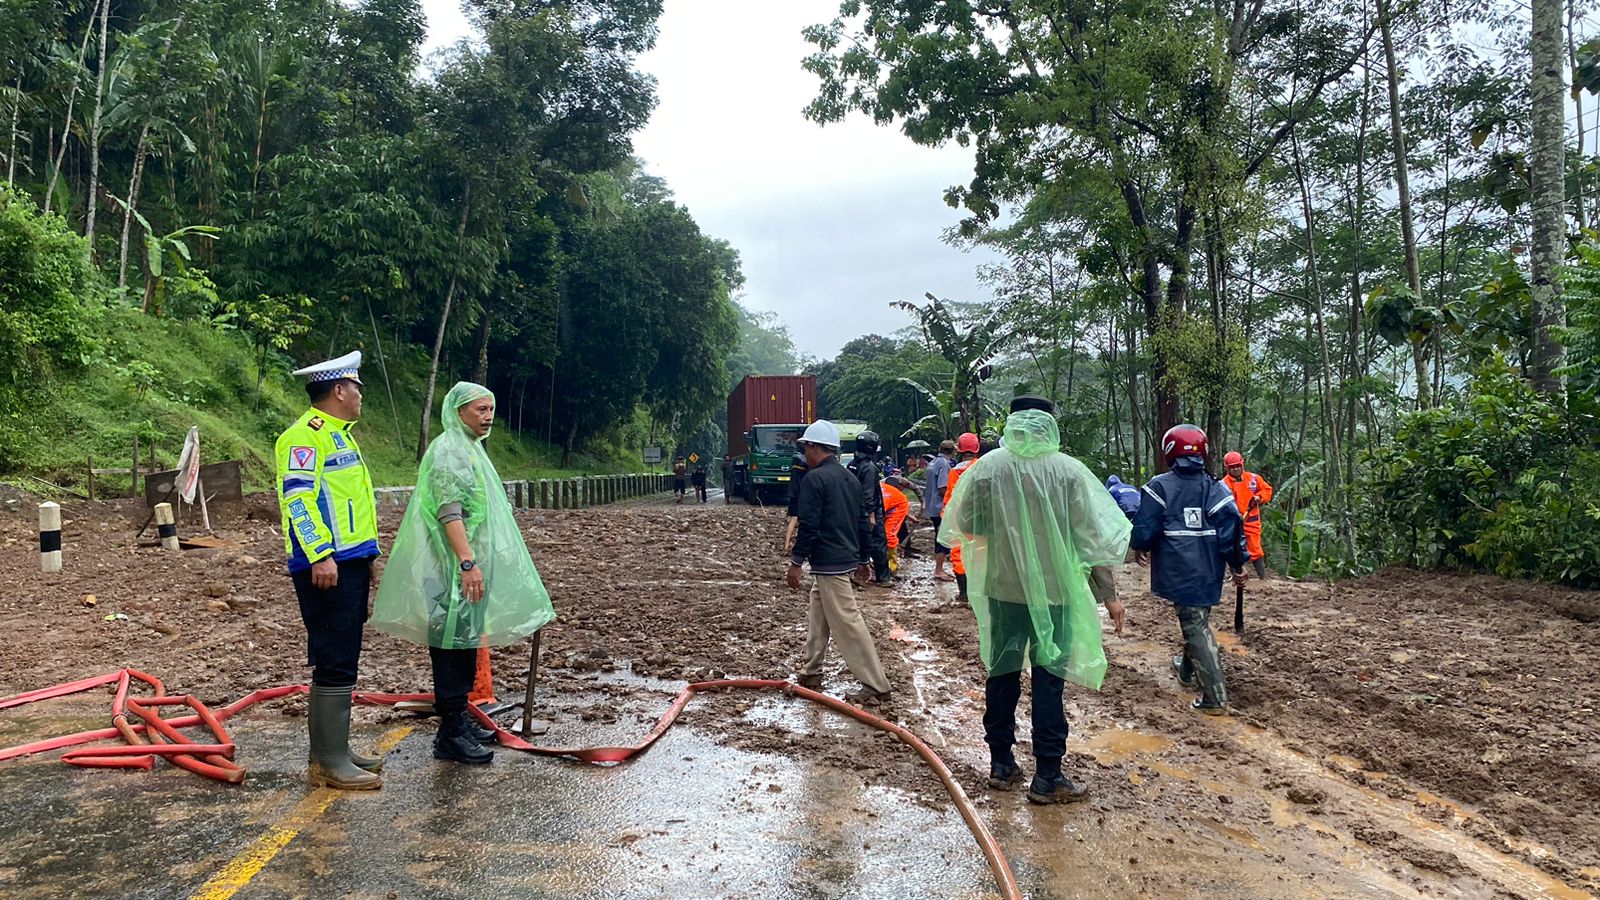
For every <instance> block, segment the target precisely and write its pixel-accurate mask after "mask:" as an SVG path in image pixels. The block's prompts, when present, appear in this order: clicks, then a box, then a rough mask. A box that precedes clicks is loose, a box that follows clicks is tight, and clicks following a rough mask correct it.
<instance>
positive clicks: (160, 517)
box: [156, 503, 182, 550]
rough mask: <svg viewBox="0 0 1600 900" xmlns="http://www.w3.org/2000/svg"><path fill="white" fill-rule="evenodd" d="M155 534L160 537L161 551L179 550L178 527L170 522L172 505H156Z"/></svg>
mask: <svg viewBox="0 0 1600 900" xmlns="http://www.w3.org/2000/svg"><path fill="white" fill-rule="evenodd" d="M156 534H157V535H159V536H160V537H161V549H163V550H179V549H182V548H180V547H179V546H178V526H177V525H176V524H175V523H174V522H173V521H172V504H171V503H157V504H156Z"/></svg>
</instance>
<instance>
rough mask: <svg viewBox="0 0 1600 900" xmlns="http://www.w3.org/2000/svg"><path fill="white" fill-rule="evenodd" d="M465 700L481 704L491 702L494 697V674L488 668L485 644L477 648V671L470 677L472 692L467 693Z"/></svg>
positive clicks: (487, 652) (473, 703)
mask: <svg viewBox="0 0 1600 900" xmlns="http://www.w3.org/2000/svg"><path fill="white" fill-rule="evenodd" d="M467 700H468V702H470V703H471V704H472V705H473V706H482V705H484V704H485V703H493V702H495V699H494V674H493V673H492V672H491V671H490V668H489V646H488V645H487V644H485V645H482V646H480V647H479V648H478V671H477V674H476V676H474V678H473V679H472V693H470V694H468V695H467Z"/></svg>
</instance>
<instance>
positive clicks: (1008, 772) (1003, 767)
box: [989, 762, 1023, 791]
mask: <svg viewBox="0 0 1600 900" xmlns="http://www.w3.org/2000/svg"><path fill="white" fill-rule="evenodd" d="M1022 777H1023V776H1022V767H1021V766H1019V765H1017V764H1016V763H1014V762H1009V763H1003V762H997V763H990V764H989V787H990V788H991V789H993V790H996V791H1009V790H1011V789H1012V788H1014V787H1016V786H1017V785H1019V784H1021V783H1022Z"/></svg>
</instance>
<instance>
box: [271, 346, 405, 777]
mask: <svg viewBox="0 0 1600 900" xmlns="http://www.w3.org/2000/svg"><path fill="white" fill-rule="evenodd" d="M294 374H295V375H298V376H301V377H303V378H305V379H306V394H307V396H308V397H309V398H310V400H311V408H310V409H308V410H306V411H305V412H304V413H303V414H302V415H301V416H300V418H299V419H297V420H295V423H294V424H293V425H290V426H289V427H288V429H286V430H285V431H284V432H283V433H282V434H281V435H279V436H278V442H277V448H276V450H277V452H276V456H277V478H276V479H275V480H276V482H277V488H278V506H279V509H280V511H281V515H282V523H283V549H284V553H285V555H287V556H288V558H289V577H290V578H291V579H293V581H294V593H295V597H296V598H297V599H298V600H299V602H300V618H301V620H302V621H303V622H304V623H305V626H306V657H307V662H308V663H309V665H310V666H311V696H310V700H309V702H308V704H307V708H306V726H307V731H308V732H309V738H310V745H311V752H310V764H309V767H308V771H307V776H308V778H309V779H310V781H311V783H312V784H314V785H317V786H326V787H331V788H337V789H339V790H347V791H370V790H377V789H378V788H380V787H382V786H383V779H382V778H380V777H379V776H378V773H379V772H380V771H382V769H383V760H382V759H381V758H376V757H368V756H362V755H360V754H358V753H352V752H351V751H350V705H351V701H352V696H353V694H354V692H355V686H356V672H357V670H358V669H359V664H360V661H361V625H362V623H363V622H365V621H366V618H367V595H368V593H369V591H370V589H371V586H372V561H373V560H374V559H376V558H377V556H378V510H377V505H376V503H375V501H374V500H373V493H372V476H371V475H369V474H368V473H367V464H366V461H365V460H364V459H363V458H362V456H361V448H360V447H358V446H356V439H355V436H354V435H352V434H351V429H353V428H354V427H355V424H356V420H357V419H359V418H361V351H359V350H357V351H355V352H353V353H350V354H347V355H345V356H341V357H339V358H338V359H331V360H328V361H326V362H321V363H317V364H316V365H312V366H307V367H305V368H303V369H299V370H297V371H296V372H295V373H294Z"/></svg>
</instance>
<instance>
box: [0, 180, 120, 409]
mask: <svg viewBox="0 0 1600 900" xmlns="http://www.w3.org/2000/svg"><path fill="white" fill-rule="evenodd" d="M103 298H104V286H103V285H102V284H101V282H100V278H99V276H98V274H97V273H96V272H95V270H94V267H93V266H91V265H90V264H89V245H88V244H87V243H86V242H85V241H84V240H83V238H81V237H79V236H78V235H76V234H74V233H73V232H72V230H71V229H70V228H69V227H68V226H67V223H66V220H64V219H62V218H61V217H60V216H57V215H48V216H47V215H42V214H41V213H40V212H39V210H38V207H36V206H35V205H34V203H33V201H32V200H30V199H28V198H27V197H25V196H23V195H22V194H19V193H16V192H13V191H8V190H0V408H5V407H7V406H10V405H12V404H14V403H15V401H16V398H17V396H18V394H19V392H20V389H21V388H23V387H25V386H26V385H27V384H30V383H33V382H37V381H39V380H42V379H45V378H47V377H48V376H49V375H51V374H52V373H53V372H57V371H64V370H70V369H73V368H76V367H79V366H82V365H84V364H86V363H87V362H88V361H89V359H90V357H91V355H92V354H93V352H94V350H95V348H96V346H97V345H98V340H97V335H98V334H99V333H100V327H99V326H100V318H101V315H102V313H103V311H104V301H103Z"/></svg>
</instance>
